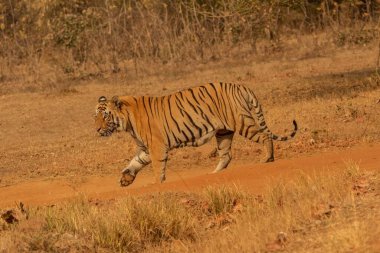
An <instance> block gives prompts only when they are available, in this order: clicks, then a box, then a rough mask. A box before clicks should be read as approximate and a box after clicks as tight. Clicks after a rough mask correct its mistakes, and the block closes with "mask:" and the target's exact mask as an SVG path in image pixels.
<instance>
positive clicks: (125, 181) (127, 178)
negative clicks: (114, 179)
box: [120, 174, 136, 187]
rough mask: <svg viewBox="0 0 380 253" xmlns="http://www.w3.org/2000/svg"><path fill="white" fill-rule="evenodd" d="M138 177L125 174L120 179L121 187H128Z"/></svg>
mask: <svg viewBox="0 0 380 253" xmlns="http://www.w3.org/2000/svg"><path fill="white" fill-rule="evenodd" d="M135 178H136V177H134V176H132V175H130V174H123V175H122V176H121V178H120V186H121V187H126V186H128V185H130V184H132V183H133V181H134V180H135Z"/></svg>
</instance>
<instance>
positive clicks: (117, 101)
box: [112, 96, 122, 109]
mask: <svg viewBox="0 0 380 253" xmlns="http://www.w3.org/2000/svg"><path fill="white" fill-rule="evenodd" d="M112 103H114V105H115V106H116V108H118V109H120V108H121V104H122V103H121V101H120V99H119V97H118V96H113V97H112Z"/></svg>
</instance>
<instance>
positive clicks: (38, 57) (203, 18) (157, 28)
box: [0, 0, 379, 85]
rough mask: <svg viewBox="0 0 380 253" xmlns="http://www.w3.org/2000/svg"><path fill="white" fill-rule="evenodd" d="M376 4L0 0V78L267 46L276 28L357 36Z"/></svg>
mask: <svg viewBox="0 0 380 253" xmlns="http://www.w3.org/2000/svg"><path fill="white" fill-rule="evenodd" d="M378 9H379V3H378V2H377V1H373V0H356V1H354V0H338V1H334V0H266V1H259V0H183V1H171V0H106V1H104V0H0V84H1V83H10V82H11V83H12V82H18V81H23V82H24V83H25V82H26V83H41V84H44V85H46V84H53V83H56V82H60V81H63V80H67V79H68V78H69V79H70V78H71V79H72V78H80V79H83V78H94V77H95V78H99V77H106V76H109V75H111V74H115V73H122V74H124V75H127V76H128V75H130V76H132V75H135V74H136V73H137V72H138V69H139V66H142V65H143V64H146V63H148V64H149V66H152V65H151V64H152V63H153V64H155V65H156V64H159V65H167V64H169V65H170V64H177V65H178V64H179V63H188V62H192V61H196V62H209V61H210V60H211V61H214V60H218V59H222V58H226V57H236V56H238V57H242V56H244V55H254V54H256V55H268V54H271V53H276V52H281V51H282V49H283V41H284V38H288V37H289V36H297V35H301V34H303V35H304V34H318V33H320V32H323V31H328V32H329V34H330V35H329V36H330V37H329V39H330V42H332V43H333V44H335V45H337V46H345V45H347V44H350V43H351V44H352V43H353V44H365V43H368V42H369V41H371V40H373V38H375V37H376V36H377V29H376V28H377V20H378ZM261 42H265V44H264V45H263V46H262V45H261V44H260V43H261Z"/></svg>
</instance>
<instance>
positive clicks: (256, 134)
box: [239, 116, 274, 163]
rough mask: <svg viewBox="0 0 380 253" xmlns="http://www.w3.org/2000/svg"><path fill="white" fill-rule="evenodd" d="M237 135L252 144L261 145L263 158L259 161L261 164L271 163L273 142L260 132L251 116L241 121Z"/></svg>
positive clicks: (272, 159)
mask: <svg viewBox="0 0 380 253" xmlns="http://www.w3.org/2000/svg"><path fill="white" fill-rule="evenodd" d="M241 124H242V125H241V127H240V131H239V134H240V135H242V136H244V137H246V138H248V139H250V140H253V141H254V142H257V143H261V144H263V145H264V149H265V156H264V158H263V159H261V162H264V163H267V162H273V161H274V155H273V140H272V138H271V137H270V136H269V135H268V134H267V133H264V132H262V130H261V129H260V127H259V126H258V125H257V124H256V122H255V120H254V119H253V118H252V117H251V116H245V117H244V118H243V119H242V123H241Z"/></svg>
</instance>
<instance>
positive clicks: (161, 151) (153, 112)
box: [95, 83, 297, 186]
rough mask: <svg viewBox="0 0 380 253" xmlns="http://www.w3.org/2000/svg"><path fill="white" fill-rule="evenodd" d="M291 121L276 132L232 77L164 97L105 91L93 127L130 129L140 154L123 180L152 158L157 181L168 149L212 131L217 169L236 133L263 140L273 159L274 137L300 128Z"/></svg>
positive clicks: (204, 138)
mask: <svg viewBox="0 0 380 253" xmlns="http://www.w3.org/2000/svg"><path fill="white" fill-rule="evenodd" d="M293 125H294V130H293V131H292V133H291V134H290V135H288V136H285V137H281V136H277V135H275V134H273V133H272V132H271V131H270V130H269V128H268V126H267V125H266V123H265V120H264V115H263V112H262V109H261V106H260V104H259V102H258V100H257V98H256V96H255V94H254V93H253V92H252V90H250V89H248V88H247V87H245V86H243V85H239V84H230V83H218V84H213V83H209V84H205V85H202V86H198V87H193V88H189V89H186V90H182V91H178V92H175V93H173V94H170V95H167V96H162V97H150V96H138V97H137V96H136V97H135V96H121V97H118V96H114V97H113V98H112V99H111V100H108V99H107V98H106V97H104V96H101V97H100V98H99V100H98V104H97V106H96V114H95V127H96V130H97V132H98V133H99V134H100V135H101V136H109V135H111V134H112V133H113V132H114V131H126V132H129V133H130V134H131V136H132V137H133V139H134V140H135V141H136V143H137V146H138V152H137V154H136V155H135V156H134V157H133V159H132V160H131V162H130V163H129V165H128V166H127V167H126V168H125V169H124V170H123V171H122V177H121V179H120V184H121V186H127V185H130V184H131V183H132V182H133V181H134V180H135V178H136V175H137V174H138V172H139V171H140V170H141V169H142V168H143V167H144V166H146V165H148V164H150V163H152V167H153V171H154V174H155V179H156V182H161V183H162V182H163V181H164V180H165V179H166V176H165V169H166V162H167V159H168V151H169V150H171V149H174V148H179V147H185V146H192V147H198V146H201V145H203V144H205V143H206V142H208V141H209V140H210V139H211V138H213V137H214V136H215V137H216V142H217V151H218V155H219V158H220V159H219V163H218V165H217V166H216V168H215V170H214V171H213V172H219V171H221V170H223V169H225V168H227V166H228V164H229V163H230V161H231V158H232V157H231V144H232V139H233V136H234V134H235V133H239V134H240V135H242V136H244V137H246V138H248V139H250V140H253V141H255V142H258V143H262V144H263V145H264V148H265V151H266V152H265V153H266V155H265V157H264V159H263V162H271V161H273V160H274V155H273V140H278V141H286V140H288V139H290V138H293V137H294V136H295V134H296V132H297V123H296V121H295V120H293Z"/></svg>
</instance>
